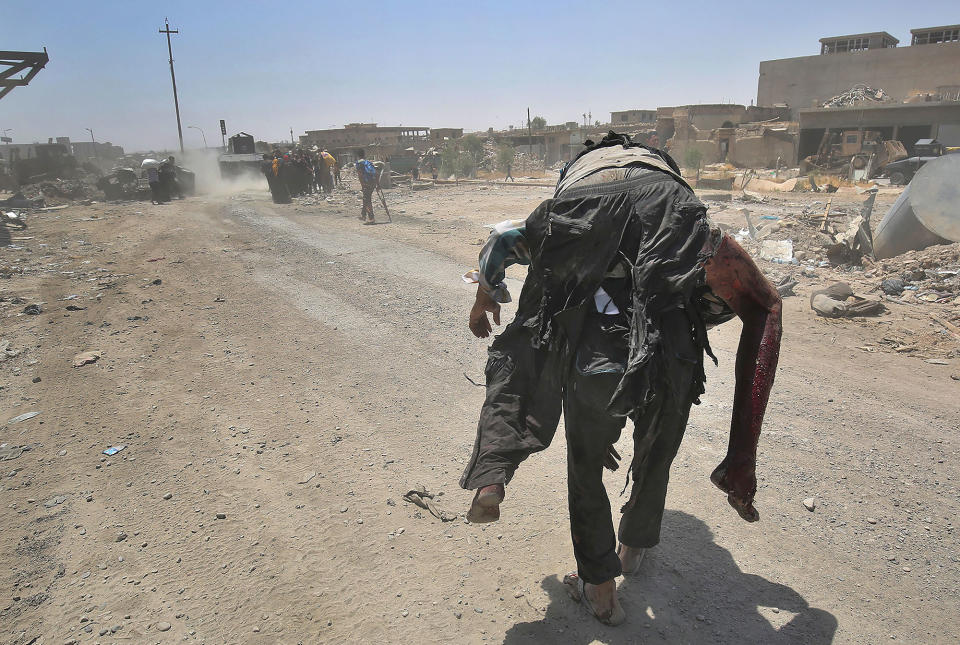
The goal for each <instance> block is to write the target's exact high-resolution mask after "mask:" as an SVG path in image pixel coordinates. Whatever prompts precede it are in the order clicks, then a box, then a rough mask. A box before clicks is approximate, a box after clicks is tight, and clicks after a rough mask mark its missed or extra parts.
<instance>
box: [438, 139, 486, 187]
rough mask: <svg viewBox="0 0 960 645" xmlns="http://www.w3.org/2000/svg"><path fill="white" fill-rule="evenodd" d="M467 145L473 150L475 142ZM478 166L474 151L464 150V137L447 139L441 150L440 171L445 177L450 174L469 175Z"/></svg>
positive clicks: (481, 144) (481, 147)
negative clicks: (452, 139)
mask: <svg viewBox="0 0 960 645" xmlns="http://www.w3.org/2000/svg"><path fill="white" fill-rule="evenodd" d="M465 138H466V137H464V139H465ZM466 145H467V147H468V148H470V149H471V150H473V144H471V143H467V144H466ZM480 153H481V154H483V142H481V143H480ZM476 167H477V163H476V161H475V160H474V155H473V154H472V152H469V151H467V150H464V144H463V139H456V140H454V141H447V142H446V143H445V144H444V145H443V148H442V149H441V150H440V172H441V174H442V175H443V176H444V177H449V176H450V175H456V176H457V177H469V176H470V175H472V174H473V171H474V170H475V169H476Z"/></svg>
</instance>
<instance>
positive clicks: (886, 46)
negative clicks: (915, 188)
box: [757, 25, 960, 159]
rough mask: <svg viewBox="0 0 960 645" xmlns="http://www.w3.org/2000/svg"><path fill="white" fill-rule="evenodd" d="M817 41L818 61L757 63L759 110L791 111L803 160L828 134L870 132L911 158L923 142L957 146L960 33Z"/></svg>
mask: <svg viewBox="0 0 960 645" xmlns="http://www.w3.org/2000/svg"><path fill="white" fill-rule="evenodd" d="M910 33H911V36H912V37H911V43H910V45H909V46H906V47H900V46H899V40H897V39H896V38H895V37H893V36H891V35H890V34H888V33H886V32H876V33H864V34H853V35H848V36H836V37H831V38H822V39H820V54H819V55H814V56H802V57H799V58H785V59H780V60H769V61H763V62H761V63H760V75H759V81H758V86H757V103H758V104H760V105H774V106H783V107H786V108H788V109H789V111H790V118H791V120H795V121H797V122H798V123H799V130H800V133H799V142H798V146H797V154H798V158H800V159H802V158H804V157H806V156H808V155H811V154H814V153H815V152H816V151H817V148H818V146H819V145H820V142H821V140H822V138H823V137H824V134H825V133H826V132H827V130H828V129H829V130H831V131H834V132H842V131H847V130H864V129H869V130H872V131H877V132H879V133H880V135H881V136H882V137H883V138H884V139H895V140H898V141H900V142H901V143H903V145H904V147H905V148H906V150H907V152H908V153H910V154H912V153H913V146H914V144H915V143H916V142H917V141H918V140H920V139H937V140H938V141H939V142H940V143H942V144H944V145H945V146H960V25H947V26H941V27H928V28H923V29H913V30H911V32H910Z"/></svg>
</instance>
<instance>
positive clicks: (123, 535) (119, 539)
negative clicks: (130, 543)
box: [114, 531, 127, 542]
mask: <svg viewBox="0 0 960 645" xmlns="http://www.w3.org/2000/svg"><path fill="white" fill-rule="evenodd" d="M126 539H127V534H126V533H124V532H123V531H120V532H119V533H117V537H116V539H115V540H114V542H123V541H124V540H126Z"/></svg>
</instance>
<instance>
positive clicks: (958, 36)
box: [911, 28, 960, 45]
mask: <svg viewBox="0 0 960 645" xmlns="http://www.w3.org/2000/svg"><path fill="white" fill-rule="evenodd" d="M955 42H960V28H956V29H937V30H934V31H924V32H921V33H918V34H914V35H913V41H912V42H911V44H912V45H933V44H936V43H955Z"/></svg>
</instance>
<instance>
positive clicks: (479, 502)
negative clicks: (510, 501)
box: [467, 484, 504, 524]
mask: <svg viewBox="0 0 960 645" xmlns="http://www.w3.org/2000/svg"><path fill="white" fill-rule="evenodd" d="M503 495H504V491H503V484H491V485H490V486H484V487H483V488H481V489H479V490H478V491H477V494H476V495H474V496H473V502H472V503H471V504H470V510H469V511H467V519H468V520H470V521H471V522H472V523H474V524H485V523H487V522H496V521H497V520H499V519H500V502H502V501H503Z"/></svg>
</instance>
